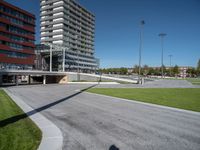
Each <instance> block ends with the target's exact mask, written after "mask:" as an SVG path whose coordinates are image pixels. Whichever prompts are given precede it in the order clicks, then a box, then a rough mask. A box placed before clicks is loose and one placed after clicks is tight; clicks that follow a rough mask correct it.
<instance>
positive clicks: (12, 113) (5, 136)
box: [0, 90, 42, 150]
mask: <svg viewBox="0 0 200 150" xmlns="http://www.w3.org/2000/svg"><path fill="white" fill-rule="evenodd" d="M41 138H42V133H41V131H40V129H39V128H38V127H37V126H36V125H35V124H34V123H33V122H32V121H31V120H30V119H29V118H28V117H27V116H26V114H24V112H23V111H22V110H21V109H20V108H19V107H18V106H17V105H16V104H15V103H14V102H13V101H12V99H11V98H10V97H9V96H8V95H7V94H6V93H5V92H4V91H3V90H0V150H36V149H37V148H38V146H39V144H40V141H41Z"/></svg>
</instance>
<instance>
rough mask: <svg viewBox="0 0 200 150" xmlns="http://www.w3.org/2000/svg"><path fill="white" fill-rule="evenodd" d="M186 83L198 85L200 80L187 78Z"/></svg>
mask: <svg viewBox="0 0 200 150" xmlns="http://www.w3.org/2000/svg"><path fill="white" fill-rule="evenodd" d="M187 81H189V82H191V83H192V84H194V85H200V78H187Z"/></svg>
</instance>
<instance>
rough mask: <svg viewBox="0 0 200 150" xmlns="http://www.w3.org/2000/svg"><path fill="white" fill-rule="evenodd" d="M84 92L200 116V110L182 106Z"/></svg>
mask: <svg viewBox="0 0 200 150" xmlns="http://www.w3.org/2000/svg"><path fill="white" fill-rule="evenodd" d="M84 93H87V94H91V95H97V96H102V97H107V98H115V99H117V100H121V101H126V102H130V103H135V104H142V105H146V106H151V107H157V108H162V109H167V110H173V111H177V112H184V113H189V114H193V115H199V116H200V112H195V111H191V110H184V109H181V108H173V107H169V106H162V105H158V104H151V103H145V102H140V101H135V100H129V99H124V98H119V97H113V96H108V95H102V94H96V93H90V92H84Z"/></svg>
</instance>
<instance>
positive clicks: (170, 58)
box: [169, 54, 173, 77]
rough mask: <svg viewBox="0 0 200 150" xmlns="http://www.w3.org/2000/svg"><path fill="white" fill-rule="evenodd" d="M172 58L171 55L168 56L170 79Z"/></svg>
mask: <svg viewBox="0 0 200 150" xmlns="http://www.w3.org/2000/svg"><path fill="white" fill-rule="evenodd" d="M172 56H173V55H171V54H170V55H169V65H170V66H169V67H170V77H171V75H172V71H171V70H172Z"/></svg>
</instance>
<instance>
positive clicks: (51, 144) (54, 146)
mask: <svg viewBox="0 0 200 150" xmlns="http://www.w3.org/2000/svg"><path fill="white" fill-rule="evenodd" d="M4 90H5V92H6V93H7V94H8V95H9V96H10V97H11V98H12V100H13V101H14V102H15V103H16V104H17V105H18V106H19V107H20V108H21V109H22V110H23V111H24V112H25V113H26V114H27V115H28V116H29V118H30V119H31V120H32V121H33V122H34V123H35V124H36V125H37V126H38V127H39V128H40V130H41V132H42V140H41V143H40V145H39V147H38V150H62V146H63V136H62V132H61V131H60V129H59V128H58V127H57V126H56V125H55V124H54V123H52V122H51V121H49V120H48V119H47V118H46V117H44V116H43V115H42V114H41V113H39V110H35V109H33V108H32V107H30V106H29V105H27V104H26V103H25V102H24V101H23V100H22V99H21V98H20V97H18V96H17V95H15V94H13V93H12V92H11V91H9V90H7V89H4Z"/></svg>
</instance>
